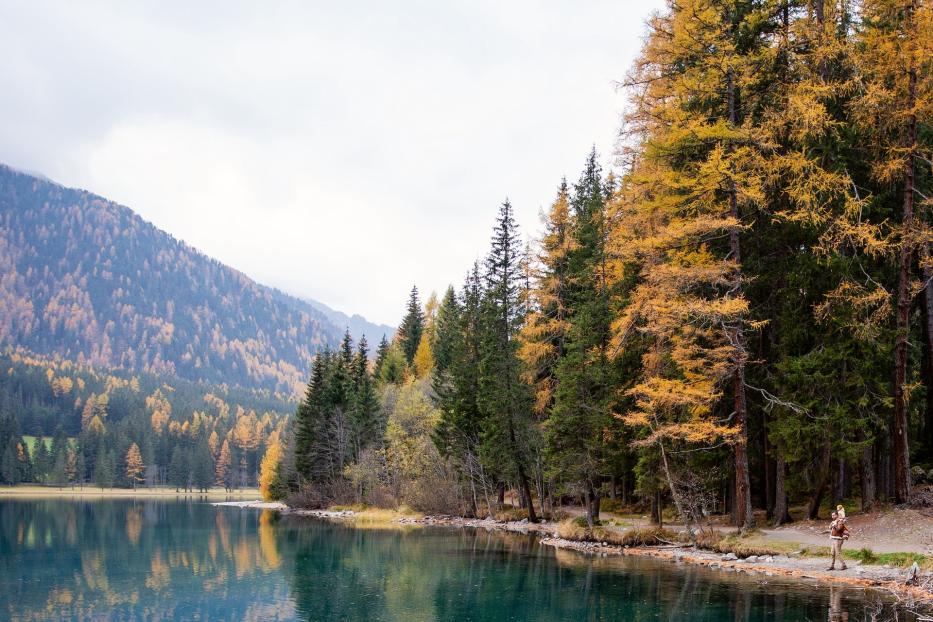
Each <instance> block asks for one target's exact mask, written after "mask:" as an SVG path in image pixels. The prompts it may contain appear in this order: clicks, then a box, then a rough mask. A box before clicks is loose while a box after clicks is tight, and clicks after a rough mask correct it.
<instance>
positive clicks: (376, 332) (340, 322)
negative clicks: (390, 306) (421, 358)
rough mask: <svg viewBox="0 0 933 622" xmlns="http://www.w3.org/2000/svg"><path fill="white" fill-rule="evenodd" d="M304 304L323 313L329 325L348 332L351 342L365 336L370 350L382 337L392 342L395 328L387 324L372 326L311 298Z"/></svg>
mask: <svg viewBox="0 0 933 622" xmlns="http://www.w3.org/2000/svg"><path fill="white" fill-rule="evenodd" d="M304 302H307V303H308V304H309V305H311V306H312V307H314V308H315V309H317V310H318V311H320V312H321V313H323V314H324V315H325V316H326V317H327V319H328V320H329V321H330V323H331V324H333V325H334V326H338V327H340V328H343V329H344V330H346V329H349V330H350V336H351V337H353V341H359V340H360V337H361V336H363V335H365V336H366V340H367V341H368V342H369V345H370V349H373V348H375V346H376V344H378V343H379V340H380V339H382V336H383V335H385V337H386V339H388V340H390V341H391V340H392V336H393V335H395V328H393V327H392V326H389V325H387V324H374V323H373V322H370V321H369V320H367V319H366V318H365V317H363V316H362V315H358V314H356V313H354V314H353V315H347V314H346V313H343V312H342V311H337V310H336V309H331V308H330V307H328V306H327V305H326V304H324V303H323V302H318V301H317V300H313V299H311V298H305V299H304Z"/></svg>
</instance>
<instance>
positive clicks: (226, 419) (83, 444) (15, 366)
mask: <svg viewBox="0 0 933 622" xmlns="http://www.w3.org/2000/svg"><path fill="white" fill-rule="evenodd" d="M290 398H291V396H290V395H288V396H286V395H282V394H272V393H270V392H268V391H257V390H252V389H242V388H237V387H229V386H225V385H213V386H211V385H204V384H202V383H194V382H190V381H186V380H181V379H178V378H167V377H165V376H161V375H154V374H147V373H138V374H134V373H131V372H127V371H124V370H102V369H100V368H92V367H88V366H86V365H80V364H77V363H74V362H72V361H63V360H52V359H48V358H46V357H41V356H37V355H35V354H32V353H29V352H26V351H24V350H21V349H20V350H15V351H8V352H6V353H2V354H0V483H2V484H17V483H23V482H33V483H39V484H53V485H66V484H73V485H80V484H84V483H91V482H93V483H95V484H97V485H99V486H101V487H105V486H113V485H123V486H134V485H137V484H142V483H146V484H172V485H174V486H176V487H185V488H208V487H211V486H213V485H218V486H227V487H239V486H247V485H256V482H257V478H258V470H259V459H260V457H261V455H262V453H263V452H264V451H265V449H266V447H268V446H270V445H274V444H275V443H276V442H277V439H278V436H279V434H280V431H281V429H282V428H283V426H284V425H285V422H286V420H287V414H288V412H289V411H290V410H291V409H292V402H291V401H290ZM27 437H39V438H42V437H45V442H38V441H35V442H33V443H29V442H28V441H27V440H26V439H27Z"/></svg>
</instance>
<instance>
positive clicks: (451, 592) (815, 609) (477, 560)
mask: <svg viewBox="0 0 933 622" xmlns="http://www.w3.org/2000/svg"><path fill="white" fill-rule="evenodd" d="M870 605H871V603H870V602H869V601H868V600H866V597H865V595H864V593H862V592H861V591H858V590H849V591H848V592H844V591H843V590H841V589H836V588H832V589H827V588H825V587H819V586H816V585H800V584H799V583H798V584H793V583H789V582H786V581H784V582H782V581H780V580H777V579H773V578H769V577H762V576H760V575H759V576H752V575H745V574H741V573H724V572H722V571H715V570H711V569H708V568H699V567H692V566H677V565H674V564H671V563H669V562H659V561H656V560H645V559H640V558H598V557H597V558H594V557H587V556H583V555H579V554H577V553H573V552H569V551H554V550H553V549H551V548H549V547H542V546H540V545H539V544H538V543H537V542H536V541H535V540H533V539H532V538H529V537H525V536H520V535H515V534H501V533H490V532H485V531H481V530H475V531H474V530H443V529H412V528H409V529H407V530H406V529H357V528H351V527H348V526H342V525H331V524H325V523H320V522H316V521H312V520H308V519H301V518H297V517H280V516H279V515H277V514H275V513H272V512H269V511H262V512H257V511H253V510H242V509H238V508H226V507H213V506H210V505H209V504H206V503H191V502H189V503H186V502H175V501H166V500H153V499H145V500H137V501H132V500H125V499H121V500H93V501H82V500H73V499H68V500H57V499H36V500H28V501H27V500H13V501H2V502H0V618H4V619H10V620H47V619H138V618H142V619H192V618H199V619H202V620H214V619H223V620H241V619H248V620H293V619H304V620H341V621H342V620H347V621H353V620H366V621H372V620H405V621H409V620H457V621H461V620H472V621H476V622H483V621H486V620H489V621H492V620H503V619H508V620H541V621H550V620H553V621H557V620H560V621H565V620H573V621H574V622H584V621H590V620H592V621H598V620H649V619H650V620H656V619H665V620H678V621H683V622H694V621H713V620H716V621H719V620H729V621H775V622H778V621H784V620H819V619H829V620H831V621H832V622H837V621H843V620H849V619H850V618H849V616H850V615H852V620H853V622H854V621H855V620H856V619H859V620H861V619H866V620H868V619H872V618H871V617H869V612H868V611H867V609H866V608H867V607H869V606H870ZM872 611H874V610H872ZM827 612H828V613H827ZM878 612H879V613H890V612H891V609H890V608H889V607H881V609H879V610H878ZM874 619H881V618H880V617H878V618H874ZM900 619H901V620H904V619H909V618H905V617H904V616H903V615H902V616H901V617H900Z"/></svg>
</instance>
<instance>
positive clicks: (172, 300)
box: [0, 165, 343, 393]
mask: <svg viewBox="0 0 933 622" xmlns="http://www.w3.org/2000/svg"><path fill="white" fill-rule="evenodd" d="M342 332H343V329H342V328H338V327H337V326H334V325H333V324H332V323H330V322H329V321H328V319H327V317H326V316H325V315H324V314H323V313H321V312H320V311H318V310H317V309H315V308H313V307H312V306H310V305H308V304H307V303H305V302H304V301H301V300H299V299H297V298H294V297H291V296H288V295H287V294H284V293H282V292H279V291H277V290H272V289H270V288H267V287H264V286H261V285H259V284H257V283H255V282H254V281H252V280H251V279H249V278H248V277H247V276H245V275H244V274H242V273H241V272H238V271H236V270H234V269H232V268H230V267H228V266H226V265H224V264H222V263H220V262H218V261H215V260H213V259H210V258H209V257H207V256H205V255H203V254H202V253H200V252H198V251H197V250H195V249H193V248H191V247H190V246H188V245H187V244H185V243H183V242H181V241H179V240H176V239H175V238H174V237H172V236H171V235H169V234H167V233H165V232H164V231H161V230H159V229H157V228H156V227H155V226H153V225H152V224H150V223H148V222H146V221H144V220H143V219H142V218H140V217H139V216H138V215H136V214H135V213H134V212H132V211H131V210H130V209H128V208H126V207H123V206H120V205H117V204H115V203H113V202H110V201H107V200H106V199H104V198H102V197H99V196H96V195H94V194H91V193H89V192H85V191H83V190H74V189H69V188H64V187H62V186H60V185H58V184H55V183H53V182H50V181H48V180H46V179H41V178H38V177H35V176H32V175H28V174H25V173H21V172H18V171H16V170H14V169H11V168H9V167H6V166H3V165H0V347H2V346H23V347H25V348H28V349H30V350H33V351H35V352H38V353H40V354H45V355H56V356H61V357H63V358H66V359H71V360H75V361H78V362H81V363H88V364H90V365H93V366H99V367H115V368H124V369H128V370H136V371H144V372H149V373H156V374H171V375H176V376H178V377H181V378H184V379H187V380H193V381H205V382H211V383H227V384H230V385H240V386H243V387H251V388H263V389H271V390H280V391H287V392H289V393H292V392H294V391H295V390H296V389H298V388H299V387H300V386H301V385H302V383H303V382H304V381H305V380H306V375H307V371H308V369H309V367H310V361H311V358H312V356H313V355H314V354H315V353H316V352H317V351H318V350H319V349H321V348H322V347H324V346H328V345H329V346H334V345H336V344H337V343H338V341H339V338H340V335H341V333H342Z"/></svg>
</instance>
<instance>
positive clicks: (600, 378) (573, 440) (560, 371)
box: [545, 149, 615, 525]
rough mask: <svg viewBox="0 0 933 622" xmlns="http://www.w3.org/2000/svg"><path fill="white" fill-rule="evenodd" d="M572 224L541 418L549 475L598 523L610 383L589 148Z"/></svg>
mask: <svg viewBox="0 0 933 622" xmlns="http://www.w3.org/2000/svg"><path fill="white" fill-rule="evenodd" d="M571 208H572V211H573V220H574V227H573V229H572V230H571V232H570V235H571V237H572V238H573V242H572V246H571V248H570V249H569V250H568V251H567V253H566V267H565V270H566V275H565V281H566V282H565V291H566V293H565V294H564V296H563V297H564V298H565V314H566V315H565V317H566V319H565V326H566V329H565V331H566V332H565V334H564V335H562V337H563V339H562V340H561V343H560V346H561V349H562V350H563V356H562V357H561V358H560V360H559V362H558V363H557V365H556V369H554V383H555V384H556V391H555V392H554V404H553V407H552V411H551V414H550V417H549V418H548V419H547V422H546V424H545V426H546V436H547V448H548V457H549V463H550V465H551V468H552V470H553V471H554V474H555V475H556V476H557V477H558V478H559V479H562V480H564V481H569V482H573V483H575V484H577V485H578V486H579V487H580V488H581V489H582V490H583V492H584V496H585V498H586V500H587V520H588V522H589V524H590V525H593V524H595V523H596V521H598V520H599V507H600V499H601V493H600V489H601V484H602V478H603V475H604V474H605V473H607V472H608V469H607V468H606V465H605V462H604V461H605V460H606V457H607V448H606V440H607V430H608V429H609V428H610V427H611V426H612V424H613V417H612V404H613V402H612V393H611V388H612V387H613V386H615V381H614V378H613V377H612V373H611V363H610V361H609V356H608V352H607V348H608V344H609V328H610V322H611V317H610V312H609V292H608V286H607V279H606V235H607V227H606V194H605V188H604V185H603V181H602V176H601V171H600V167H599V164H598V162H597V156H596V151H595V149H594V150H593V151H591V152H590V154H589V157H588V158H587V162H586V168H585V170H584V172H583V175H582V176H581V178H580V182H579V183H578V184H577V185H576V186H575V188H574V196H573V200H572V201H571Z"/></svg>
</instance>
